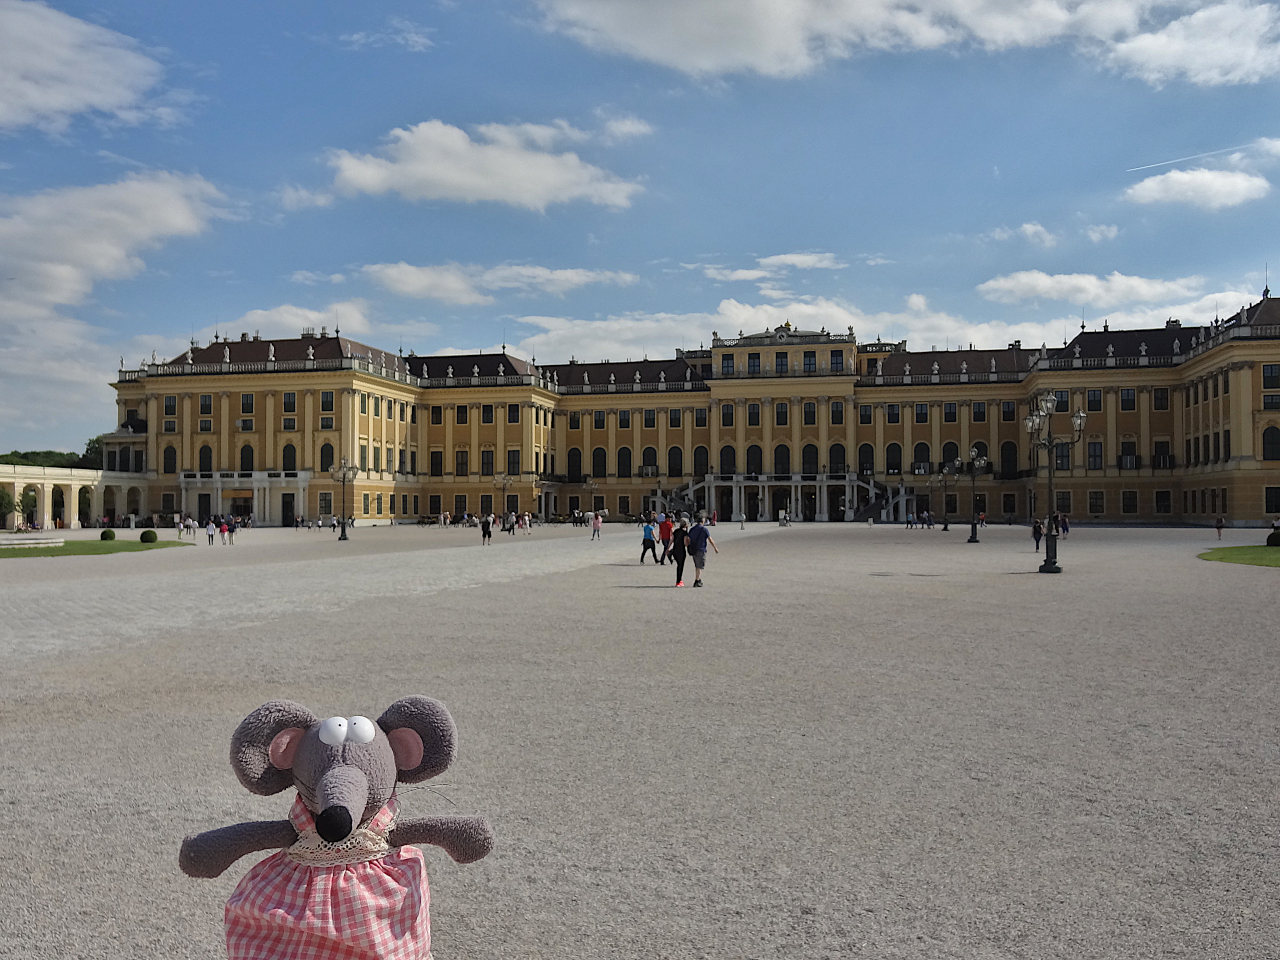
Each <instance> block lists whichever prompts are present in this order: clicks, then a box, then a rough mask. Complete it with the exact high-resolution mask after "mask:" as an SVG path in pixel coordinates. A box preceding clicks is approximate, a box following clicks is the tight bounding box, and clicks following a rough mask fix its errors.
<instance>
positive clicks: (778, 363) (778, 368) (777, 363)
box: [773, 353, 787, 376]
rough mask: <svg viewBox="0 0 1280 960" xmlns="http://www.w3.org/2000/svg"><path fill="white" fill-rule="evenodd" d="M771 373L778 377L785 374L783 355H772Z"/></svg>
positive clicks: (785, 361) (785, 363)
mask: <svg viewBox="0 0 1280 960" xmlns="http://www.w3.org/2000/svg"><path fill="white" fill-rule="evenodd" d="M773 372H774V373H776V374H778V375H779V376H781V375H782V374H784V373H786V372H787V355H786V354H785V353H775V354H774V355H773Z"/></svg>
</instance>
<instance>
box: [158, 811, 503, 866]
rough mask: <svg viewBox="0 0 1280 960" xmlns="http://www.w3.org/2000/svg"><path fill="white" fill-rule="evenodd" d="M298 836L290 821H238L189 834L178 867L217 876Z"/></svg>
mask: <svg viewBox="0 0 1280 960" xmlns="http://www.w3.org/2000/svg"><path fill="white" fill-rule="evenodd" d="M297 839H298V834H297V832H296V831H295V830H294V829H293V824H291V823H290V822H289V821H288V820H257V821H254V822H253V823H237V824H233V825H232V826H229V827H221V828H219V829H217V830H207V831H205V832H204V833H199V834H196V835H195V836H194V837H187V838H186V839H185V840H183V841H182V852H181V853H180V854H179V855H178V866H180V867H181V868H182V872H183V873H185V874H186V875H187V876H189V877H217V876H220V875H221V874H222V872H223V871H224V870H226V869H227V867H229V866H231V865H232V864H233V863H235V862H236V861H237V860H239V859H240V858H241V857H243V856H245V855H246V854H250V853H254V852H256V851H258V850H279V849H280V848H282V847H287V846H289V845H290V844H292V843H293V842H294V841H295V840H297ZM481 856H483V854H481Z"/></svg>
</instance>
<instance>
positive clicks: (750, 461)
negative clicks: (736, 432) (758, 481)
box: [747, 443, 764, 474]
mask: <svg viewBox="0 0 1280 960" xmlns="http://www.w3.org/2000/svg"><path fill="white" fill-rule="evenodd" d="M747 473H753V474H761V473H764V451H763V450H761V449H760V448H759V447H758V446H756V445H755V444H754V443H753V444H752V445H751V446H749V447H747Z"/></svg>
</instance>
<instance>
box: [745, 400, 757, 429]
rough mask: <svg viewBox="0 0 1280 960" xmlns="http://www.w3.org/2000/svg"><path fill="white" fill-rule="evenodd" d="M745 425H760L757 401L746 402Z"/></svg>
mask: <svg viewBox="0 0 1280 960" xmlns="http://www.w3.org/2000/svg"><path fill="white" fill-rule="evenodd" d="M747 426H748V427H758V426H760V404H758V403H748V404H747Z"/></svg>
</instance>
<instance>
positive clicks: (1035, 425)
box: [1023, 390, 1085, 573]
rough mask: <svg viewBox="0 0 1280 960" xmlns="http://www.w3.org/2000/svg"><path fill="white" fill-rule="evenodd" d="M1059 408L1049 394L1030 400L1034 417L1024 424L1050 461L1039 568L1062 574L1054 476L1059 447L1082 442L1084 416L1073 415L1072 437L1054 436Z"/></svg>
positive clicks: (1048, 392)
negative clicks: (1059, 560)
mask: <svg viewBox="0 0 1280 960" xmlns="http://www.w3.org/2000/svg"><path fill="white" fill-rule="evenodd" d="M1057 407H1058V396H1057V394H1056V393H1054V392H1053V391H1052V390H1049V391H1047V392H1045V393H1043V394H1041V395H1040V396H1039V397H1033V398H1032V400H1031V413H1029V414H1028V415H1027V416H1026V418H1025V419H1024V420H1023V423H1024V424H1025V425H1026V428H1027V436H1028V438H1029V439H1030V441H1031V445H1032V447H1034V448H1037V449H1041V450H1044V451H1045V459H1046V460H1047V461H1048V467H1049V472H1048V477H1049V491H1048V492H1049V503H1048V507H1047V508H1046V512H1045V523H1044V562H1043V563H1041V564H1040V572H1041V573H1061V572H1062V568H1061V567H1060V566H1058V511H1057V507H1056V503H1057V501H1056V499H1055V495H1054V489H1053V472H1054V468H1055V467H1056V466H1057V463H1056V461H1057V453H1058V449H1059V448H1060V447H1071V446H1074V445H1075V444H1077V443H1079V442H1080V439H1081V438H1082V437H1083V436H1084V422H1085V412H1084V411H1083V410H1080V409H1077V410H1076V412H1075V413H1073V414H1071V434H1070V435H1069V436H1067V435H1063V436H1055V435H1054V432H1053V414H1054V412H1055V411H1056V410H1057Z"/></svg>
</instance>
